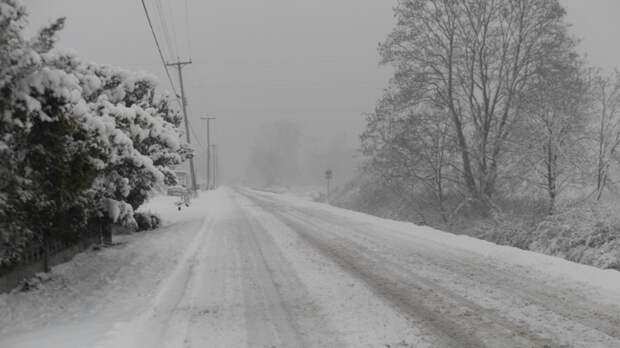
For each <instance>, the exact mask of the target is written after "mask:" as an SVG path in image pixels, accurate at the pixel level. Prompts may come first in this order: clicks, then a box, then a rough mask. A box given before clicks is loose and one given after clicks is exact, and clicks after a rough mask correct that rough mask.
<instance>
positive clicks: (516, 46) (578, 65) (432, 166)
mask: <svg viewBox="0 0 620 348" xmlns="http://www.w3.org/2000/svg"><path fill="white" fill-rule="evenodd" d="M395 16H396V20H397V24H396V27H395V28H394V29H393V31H392V32H391V33H390V34H389V35H388V37H387V39H386V40H385V41H384V42H383V43H381V44H380V48H379V51H380V54H381V57H382V63H383V64H387V65H390V66H392V67H393V68H394V70H395V74H394V76H393V78H392V79H391V81H390V83H389V86H388V87H387V88H386V89H385V93H384V95H383V97H382V98H381V99H380V100H379V102H378V103H377V106H376V108H375V110H374V112H372V113H370V114H368V115H367V125H366V130H365V131H364V133H363V134H362V136H361V141H362V150H363V152H364V154H365V155H366V156H367V164H366V166H365V169H366V170H367V173H370V174H372V175H373V176H374V177H376V178H379V179H380V181H381V182H382V184H383V185H386V186H388V187H393V188H396V191H398V192H399V193H400V194H401V195H403V196H407V197H411V198H415V200H416V201H418V203H419V202H423V205H426V206H432V207H433V209H434V211H436V212H438V213H439V214H438V216H439V217H440V219H441V222H442V223H449V222H450V221H451V220H452V219H453V218H454V217H455V216H458V214H460V212H461V211H463V210H464V209H465V210H469V211H472V210H475V211H477V212H479V213H480V214H481V215H493V214H494V213H496V212H498V211H501V210H502V208H503V207H502V203H501V202H502V201H504V200H505V199H506V198H507V197H537V198H540V199H542V200H544V202H546V203H545V208H544V210H545V212H546V213H548V214H554V213H556V212H557V210H558V204H559V202H560V201H561V199H562V197H567V198H569V197H575V196H579V197H588V198H592V199H593V200H600V199H601V198H602V197H603V196H604V195H605V194H606V192H614V191H615V190H616V185H615V182H616V180H617V179H618V175H617V174H618V170H617V169H618V163H619V162H620V153H618V150H619V146H620V74H619V73H617V72H616V73H613V74H610V75H607V74H605V73H603V72H601V71H600V70H598V69H594V68H592V67H590V66H589V65H588V63H587V61H586V59H585V58H584V57H583V56H581V55H579V54H578V53H577V51H576V44H577V41H576V39H575V38H573V37H571V35H569V33H568V24H567V23H566V22H565V10H564V8H563V7H562V6H561V5H560V4H559V2H558V1H557V0H466V1H451V0H401V1H399V3H398V5H397V6H396V7H395ZM563 195H564V196H563ZM412 207H413V209H416V208H415V205H412Z"/></svg>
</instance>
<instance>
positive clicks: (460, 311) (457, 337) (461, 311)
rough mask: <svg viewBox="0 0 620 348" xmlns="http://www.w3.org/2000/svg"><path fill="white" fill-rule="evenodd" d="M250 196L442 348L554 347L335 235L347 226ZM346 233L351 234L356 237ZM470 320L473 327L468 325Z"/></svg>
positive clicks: (515, 325) (522, 324)
mask: <svg viewBox="0 0 620 348" xmlns="http://www.w3.org/2000/svg"><path fill="white" fill-rule="evenodd" d="M244 193H245V192H244ZM246 196H249V198H250V199H252V200H254V201H257V203H262V206H263V207H265V206H266V205H267V207H265V208H266V209H267V211H269V212H270V213H272V214H273V215H274V216H276V217H278V218H279V219H280V220H281V221H282V222H284V223H285V224H286V225H288V226H289V227H290V228H291V230H293V231H295V232H297V233H298V234H299V235H300V236H301V237H302V238H303V239H305V240H306V241H307V242H308V243H309V244H310V245H311V246H313V247H314V248H315V249H316V250H318V251H319V252H320V253H322V254H324V255H325V256H327V257H328V258H330V259H332V260H333V261H335V262H336V263H337V264H338V265H340V266H341V267H342V268H343V270H345V271H346V272H348V273H351V274H353V275H354V276H356V277H357V278H358V279H360V280H361V281H363V282H364V283H366V284H367V285H368V286H369V287H370V288H371V289H372V290H373V292H375V294H376V295H377V296H379V297H381V298H383V299H385V300H386V301H388V302H389V303H390V304H391V305H392V306H393V308H394V309H395V310H397V311H400V312H403V313H404V314H406V315H407V316H408V317H409V318H410V319H411V320H412V322H413V323H414V324H415V325H416V326H419V327H422V328H425V329H426V331H427V333H428V334H429V335H431V336H433V337H435V339H436V340H437V343H436V344H437V345H440V346H450V347H482V346H490V347H494V346H505V345H506V344H510V346H523V347H530V346H538V347H543V346H549V347H550V346H552V344H551V343H552V342H551V341H550V340H549V339H546V338H543V337H541V336H538V335H537V334H535V333H534V332H535V330H533V329H531V328H529V327H527V326H526V325H524V323H513V322H511V321H510V320H507V319H506V318H504V317H502V316H499V315H498V313H496V312H495V311H488V310H486V309H485V308H483V307H480V306H479V305H477V304H475V303H473V302H471V301H469V300H467V299H466V298H464V297H462V296H460V295H458V294H456V293H453V292H451V291H449V290H447V289H444V288H442V287H440V286H438V285H437V284H436V283H434V282H432V281H430V280H429V279H426V278H422V277H419V276H416V275H415V274H412V273H411V272H410V271H409V270H407V269H404V268H403V267H402V266H401V265H399V264H397V263H394V262H392V261H390V260H389V259H388V258H384V257H382V256H381V255H380V254H378V253H376V252H375V251H372V250H369V249H368V248H366V247H364V246H363V245H359V244H357V243H353V241H351V240H350V239H349V238H346V239H345V238H341V237H340V236H338V235H336V233H335V232H333V231H332V230H333V227H337V228H339V229H344V228H343V227H342V226H325V225H322V224H320V223H319V221H320V220H317V219H316V217H308V212H307V211H297V210H295V209H293V208H291V207H283V206H281V204H277V203H275V204H274V202H273V201H271V202H269V201H268V200H267V201H265V200H262V199H258V198H256V197H254V196H253V195H251V194H250V195H248V194H246ZM261 198H262V197H261ZM265 203H267V204H265ZM269 208H271V209H269ZM346 229H347V233H355V232H354V231H352V230H351V231H349V229H348V228H346ZM343 233H344V231H343ZM465 322H468V325H463V323H465Z"/></svg>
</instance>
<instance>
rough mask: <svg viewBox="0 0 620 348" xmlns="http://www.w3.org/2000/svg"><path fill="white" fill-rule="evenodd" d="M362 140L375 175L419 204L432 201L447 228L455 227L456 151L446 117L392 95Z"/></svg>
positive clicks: (370, 118) (375, 116) (442, 113)
mask: <svg viewBox="0 0 620 348" xmlns="http://www.w3.org/2000/svg"><path fill="white" fill-rule="evenodd" d="M361 140H362V147H363V152H364V154H365V155H367V156H369V157H370V158H371V160H370V162H369V167H370V168H371V169H372V170H373V171H374V172H375V173H378V174H379V175H380V176H381V178H382V179H383V180H384V181H385V182H387V183H392V184H394V183H396V184H397V185H398V187H399V188H400V191H401V192H404V193H405V194H407V195H416V200H417V201H424V200H425V199H424V198H423V197H425V196H428V195H430V196H431V197H432V198H431V199H430V200H428V202H426V203H425V204H426V205H428V204H431V205H434V206H436V208H437V211H439V213H440V217H441V220H442V222H443V223H448V222H449V216H450V215H451V214H450V209H449V207H448V206H447V205H446V194H447V192H448V191H449V190H448V187H453V186H454V184H453V183H454V181H456V178H455V175H454V170H453V160H452V158H453V157H454V154H455V151H454V150H455V146H454V139H453V137H452V132H451V124H450V121H449V119H448V115H447V113H446V112H445V111H441V110H437V109H433V108H431V107H429V106H427V105H425V104H415V103H413V105H409V104H408V103H407V99H403V98H401V97H399V96H398V95H394V94H389V93H388V94H386V96H385V97H384V99H383V100H382V101H381V102H380V103H379V106H378V107H377V109H376V110H375V112H374V113H373V114H371V115H369V116H368V127H367V129H366V131H365V132H364V133H363V134H362V137H361ZM452 193H453V192H452ZM414 206H415V205H413V207H414ZM420 210H422V209H420ZM419 214H422V213H421V212H420V213H419Z"/></svg>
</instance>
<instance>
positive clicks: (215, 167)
mask: <svg viewBox="0 0 620 348" xmlns="http://www.w3.org/2000/svg"><path fill="white" fill-rule="evenodd" d="M211 146H213V188H217V177H218V175H217V148H216V147H215V144H213V145H211Z"/></svg>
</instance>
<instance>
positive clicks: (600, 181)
mask: <svg viewBox="0 0 620 348" xmlns="http://www.w3.org/2000/svg"><path fill="white" fill-rule="evenodd" d="M592 92H593V98H594V115H595V128H596V129H595V131H594V133H595V136H594V142H595V145H596V167H595V178H596V181H595V184H596V192H595V193H596V199H597V200H600V199H601V197H602V196H603V192H604V191H605V188H607V186H608V185H609V179H610V174H611V173H610V169H611V167H612V164H613V162H614V161H617V159H618V148H619V147H620V72H618V71H615V72H614V74H612V75H610V76H604V75H602V74H601V73H600V72H599V73H598V74H597V76H596V77H595V80H594V84H593V90H592Z"/></svg>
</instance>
